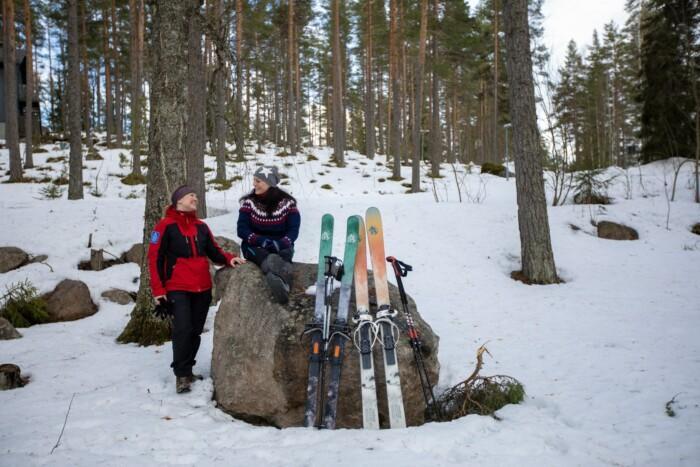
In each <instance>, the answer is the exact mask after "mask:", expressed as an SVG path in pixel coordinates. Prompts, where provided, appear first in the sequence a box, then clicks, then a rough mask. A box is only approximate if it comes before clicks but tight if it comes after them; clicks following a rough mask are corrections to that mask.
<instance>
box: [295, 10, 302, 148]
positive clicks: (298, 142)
mask: <svg viewBox="0 0 700 467" xmlns="http://www.w3.org/2000/svg"><path fill="white" fill-rule="evenodd" d="M294 69H295V70H296V71H295V76H296V77H297V79H296V80H295V83H294V87H295V90H294V92H295V98H294V103H295V104H296V109H295V110H294V116H295V117H296V122H294V127H295V128H296V131H295V132H294V136H295V137H296V147H297V149H298V150H301V135H302V128H303V121H302V118H301V117H302V112H301V108H302V105H303V102H302V100H301V67H300V65H299V25H298V24H295V29H294Z"/></svg>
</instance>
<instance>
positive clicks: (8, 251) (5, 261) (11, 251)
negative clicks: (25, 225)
mask: <svg viewBox="0 0 700 467" xmlns="http://www.w3.org/2000/svg"><path fill="white" fill-rule="evenodd" d="M27 262H29V255H28V254H27V253H25V252H24V251H23V250H21V249H19V248H17V247H14V246H2V247H0V274H2V273H5V272H8V271H12V270H13V269H17V268H18V267H20V266H23V265H24V264H26V263H27Z"/></svg>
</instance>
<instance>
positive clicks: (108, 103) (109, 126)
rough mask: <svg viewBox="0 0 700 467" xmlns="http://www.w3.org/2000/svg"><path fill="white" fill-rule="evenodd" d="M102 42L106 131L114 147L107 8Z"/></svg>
mask: <svg viewBox="0 0 700 467" xmlns="http://www.w3.org/2000/svg"><path fill="white" fill-rule="evenodd" d="M102 43H103V46H104V56H105V57H104V58H105V131H106V132H107V135H106V136H107V141H106V143H107V147H108V148H111V147H112V134H113V133H114V129H113V122H114V120H113V116H112V52H111V50H110V45H109V16H108V15H107V9H106V8H105V9H103V10H102Z"/></svg>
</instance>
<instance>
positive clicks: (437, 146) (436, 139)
mask: <svg viewBox="0 0 700 467" xmlns="http://www.w3.org/2000/svg"><path fill="white" fill-rule="evenodd" d="M433 11H434V12H435V13H434V15H435V17H436V18H437V16H438V13H437V12H438V0H434V2H433ZM436 27H437V25H436ZM432 49H433V51H432V58H433V80H432V85H433V89H432V94H433V96H432V98H431V102H432V112H431V115H432V117H431V119H430V121H431V128H430V162H431V164H430V176H431V177H433V178H439V177H440V162H442V134H441V132H440V80H439V78H438V75H437V62H438V38H437V31H433V43H432Z"/></svg>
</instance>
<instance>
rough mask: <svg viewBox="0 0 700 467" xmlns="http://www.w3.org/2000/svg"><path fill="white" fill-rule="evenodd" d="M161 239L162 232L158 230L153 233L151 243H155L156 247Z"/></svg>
mask: <svg viewBox="0 0 700 467" xmlns="http://www.w3.org/2000/svg"><path fill="white" fill-rule="evenodd" d="M159 239H160V232H158V231H156V230H154V231H153V232H151V243H153V244H154V245H155V244H156V243H158V240H159Z"/></svg>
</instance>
